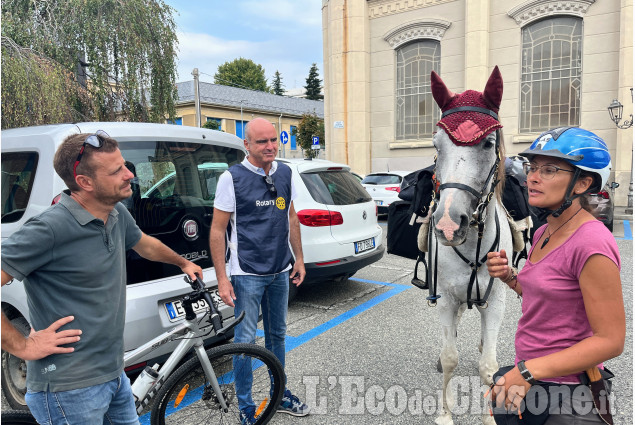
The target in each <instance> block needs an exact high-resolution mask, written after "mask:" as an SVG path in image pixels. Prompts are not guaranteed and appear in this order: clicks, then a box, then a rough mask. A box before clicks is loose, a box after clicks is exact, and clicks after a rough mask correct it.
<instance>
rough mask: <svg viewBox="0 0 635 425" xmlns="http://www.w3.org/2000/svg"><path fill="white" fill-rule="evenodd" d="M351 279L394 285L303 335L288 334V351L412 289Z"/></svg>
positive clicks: (396, 284)
mask: <svg viewBox="0 0 635 425" xmlns="http://www.w3.org/2000/svg"><path fill="white" fill-rule="evenodd" d="M351 280H357V281H360V282H366V283H374V284H377V285H382V286H390V287H392V289H390V290H389V291H387V292H384V293H383V294H381V295H377V296H376V297H374V298H371V299H370V300H368V301H366V302H365V303H363V304H360V305H358V306H357V307H354V308H352V309H350V310H348V311H346V312H344V313H342V314H340V315H339V316H337V317H334V318H333V319H331V320H329V321H328V322H325V323H323V324H321V325H319V326H317V327H315V328H313V329H311V330H309V331H307V332H305V333H303V334H302V335H299V336H289V335H287V337H286V339H285V345H286V351H287V352H289V351H291V350H293V349H294V348H297V347H299V346H300V345H302V344H304V343H306V342H309V341H310V340H312V339H313V338H315V337H317V336H320V335H321V334H323V333H324V332H326V331H328V330H330V329H333V328H334V327H336V326H338V325H341V324H342V323H344V322H345V321H347V320H349V319H351V318H353V317H355V316H357V315H359V314H361V313H363V312H364V311H366V310H368V309H370V308H371V307H374V306H376V305H377V304H379V303H381V302H383V301H386V300H387V299H389V298H391V297H393V296H395V295H397V294H399V293H400V292H403V291H405V290H406V289H410V288H411V286H409V285H402V284H398V283H388V282H379V281H376V280H367V279H358V278H355V277H353V278H351ZM256 336H258V337H261V338H264V336H265V333H264V331H262V330H260V329H257V330H256Z"/></svg>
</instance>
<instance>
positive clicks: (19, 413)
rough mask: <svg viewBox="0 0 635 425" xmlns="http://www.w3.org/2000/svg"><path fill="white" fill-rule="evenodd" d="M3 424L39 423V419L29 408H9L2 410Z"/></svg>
mask: <svg viewBox="0 0 635 425" xmlns="http://www.w3.org/2000/svg"><path fill="white" fill-rule="evenodd" d="M1 421H2V425H37V421H36V420H35V418H34V417H33V415H31V412H29V411H28V410H7V411H5V412H2V416H1Z"/></svg>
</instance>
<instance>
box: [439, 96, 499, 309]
mask: <svg viewBox="0 0 635 425" xmlns="http://www.w3.org/2000/svg"><path fill="white" fill-rule="evenodd" d="M461 111H473V112H480V113H484V114H488V115H490V116H492V117H494V118H495V119H496V120H498V115H497V114H496V113H495V112H493V111H491V110H489V109H486V108H480V107H476V106H460V107H458V108H453V109H450V110H448V111H445V112H444V113H443V115H441V118H443V117H445V116H447V115H449V114H453V113H455V112H461ZM495 145H496V159H495V161H494V164H493V165H492V167H491V168H490V171H489V174H488V176H487V179H486V180H485V183H484V184H483V187H482V188H481V191H480V192H479V191H477V190H476V189H474V188H473V187H471V186H468V185H466V184H463V183H456V182H449V183H442V184H440V185H439V186H438V188H437V189H436V190H435V191H434V198H433V199H434V200H433V205H432V211H431V213H430V225H431V227H432V229H434V218H433V213H434V211H435V210H436V208H437V205H438V201H439V198H440V196H441V191H442V190H443V189H450V188H452V189H459V190H464V191H466V192H468V193H470V194H472V195H473V196H475V197H476V199H477V200H478V204H477V206H476V210H475V211H474V212H473V213H472V219H471V221H470V226H476V227H477V228H478V239H477V242H476V255H475V259H474V261H470V260H468V259H467V258H465V256H464V255H463V254H461V253H460V252H459V251H458V250H457V248H456V247H455V246H453V247H452V249H453V250H454V252H455V253H456V254H457V255H458V256H459V258H461V259H462V260H463V261H464V262H465V263H466V264H468V265H469V266H470V268H471V269H472V274H471V275H470V281H469V283H468V285H467V307H468V308H470V309H471V308H472V305H473V304H476V305H478V306H479V307H482V308H487V306H488V304H487V299H488V298H489V294H490V292H491V290H492V286H493V284H494V278H493V277H490V280H489V283H488V285H487V289H486V290H485V294H483V297H481V294H480V289H479V285H478V271H479V269H480V268H481V266H482V265H483V264H485V262H486V261H487V253H485V255H484V256H483V257H482V258H479V256H480V251H481V242H482V240H483V234H484V230H485V210H486V209H487V206H488V205H489V203H490V201H491V200H492V198H493V197H494V191H495V190H496V186H497V185H498V183H499V182H500V179H499V178H498V167H499V165H500V161H501V157H500V130H499V129H497V130H496V141H495ZM436 161H437V158H436V156H435V158H434V162H435V173H434V176H435V177H434V179H435V180H434V186H433V187H435V188H436V187H437V181H436ZM488 187H489V189H488ZM494 221H495V223H496V237H495V238H494V242H493V244H492V246H491V248H490V249H489V251H488V252H491V251H498V247H499V243H500V223H499V220H498V214H497V213H496V210H494ZM432 231H434V230H432ZM432 231H431V232H429V234H428V246H429V247H431V246H432ZM438 243H439V242H438V240H437V242H436V245H435V248H436V252H437V253H438V252H439V246H438ZM430 263H431V264H430V267H428V268H427V281H428V282H430V281H431V279H430V278H431V277H432V270H431V269H432V256H430ZM437 267H438V260H437V259H436V258H435V264H434V279H433V280H432V282H433V284H432V286H431V290H430V292H431V293H430V296H428V297H427V300H428V305H431V306H435V305H436V302H437V300H438V299H439V298H440V297H441V296H440V295H438V294H437ZM474 284H476V298H471V296H472V288H473V287H474Z"/></svg>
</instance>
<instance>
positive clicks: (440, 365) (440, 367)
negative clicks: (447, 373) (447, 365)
mask: <svg viewBox="0 0 635 425" xmlns="http://www.w3.org/2000/svg"><path fill="white" fill-rule="evenodd" d="M437 372H439V373H443V365H442V364H441V358H439V360H437Z"/></svg>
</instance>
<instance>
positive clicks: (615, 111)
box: [607, 87, 633, 214]
mask: <svg viewBox="0 0 635 425" xmlns="http://www.w3.org/2000/svg"><path fill="white" fill-rule="evenodd" d="M632 101H633V88H632V87H631V102H632ZM607 109H608V110H609V116H610V117H611V120H612V121H613V122H614V123H615V125H616V126H617V128H619V129H622V130H626V129H627V128H630V127H632V126H633V114H631V119H630V120H626V121H624V122H623V123H622V124H620V121H622V113H623V112H624V105H622V104H621V103H620V101H619V100H617V99H613V102H611V104H610V105H609V106H608V108H607ZM626 204H627V208H626V213H627V214H633V148H631V182H630V183H629V185H628V196H627V202H626Z"/></svg>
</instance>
